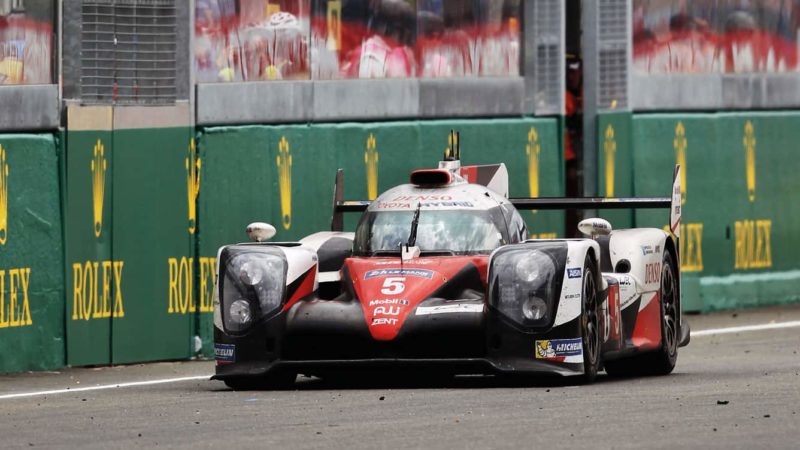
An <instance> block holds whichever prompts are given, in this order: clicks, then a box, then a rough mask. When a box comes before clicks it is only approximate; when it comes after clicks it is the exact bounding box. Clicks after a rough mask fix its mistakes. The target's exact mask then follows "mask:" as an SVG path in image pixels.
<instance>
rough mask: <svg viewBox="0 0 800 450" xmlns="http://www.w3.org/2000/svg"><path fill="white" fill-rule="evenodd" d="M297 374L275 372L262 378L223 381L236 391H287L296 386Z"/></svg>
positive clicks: (227, 379)
mask: <svg viewBox="0 0 800 450" xmlns="http://www.w3.org/2000/svg"><path fill="white" fill-rule="evenodd" d="M296 379H297V374H296V373H294V372H286V371H281V372H274V373H270V374H268V375H265V376H261V377H236V378H226V379H225V380H223V382H224V383H225V386H228V387H229V388H231V389H233V390H234V391H255V390H267V391H270V390H286V389H290V388H291V387H292V386H294V382H295V380H296Z"/></svg>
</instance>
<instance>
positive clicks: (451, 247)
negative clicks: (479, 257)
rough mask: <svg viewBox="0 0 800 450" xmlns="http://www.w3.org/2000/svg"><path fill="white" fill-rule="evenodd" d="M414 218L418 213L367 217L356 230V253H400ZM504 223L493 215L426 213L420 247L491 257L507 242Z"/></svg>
mask: <svg viewBox="0 0 800 450" xmlns="http://www.w3.org/2000/svg"><path fill="white" fill-rule="evenodd" d="M495 216H497V217H495ZM413 218H414V211H379V212H376V211H369V212H367V213H365V214H364V216H363V217H362V218H361V221H360V222H359V224H358V228H357V229H356V236H355V242H354V253H355V254H356V255H374V254H375V253H378V252H399V251H400V246H401V245H402V244H405V243H406V242H407V241H408V236H409V234H410V233H411V222H412V220H413ZM493 218H494V219H495V220H493ZM498 220H499V222H498ZM502 220H503V218H502V215H501V214H491V213H490V212H489V211H468V210H436V211H431V210H425V209H422V210H421V211H420V215H419V226H418V228H417V241H416V245H417V247H419V248H420V250H421V251H423V252H452V253H454V254H459V255H463V254H481V253H490V252H491V251H492V250H494V249H495V248H497V247H499V246H501V245H503V244H504V243H505V241H506V238H505V235H504V234H503V233H502V232H501V230H502V229H503V228H504V226H503V224H502V223H503V222H502Z"/></svg>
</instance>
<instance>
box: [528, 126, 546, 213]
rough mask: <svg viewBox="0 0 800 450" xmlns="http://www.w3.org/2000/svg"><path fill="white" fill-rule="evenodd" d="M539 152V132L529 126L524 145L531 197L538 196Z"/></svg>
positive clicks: (540, 150) (540, 151) (540, 149)
mask: <svg viewBox="0 0 800 450" xmlns="http://www.w3.org/2000/svg"><path fill="white" fill-rule="evenodd" d="M541 153H542V146H541V145H540V144H539V133H538V132H537V131H536V128H535V127H531V130H530V131H529V132H528V145H526V146H525V154H526V155H527V156H528V192H529V193H530V196H531V198H537V197H539V157H540V155H541ZM531 213H533V214H536V211H531Z"/></svg>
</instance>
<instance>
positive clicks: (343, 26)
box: [195, 0, 522, 82]
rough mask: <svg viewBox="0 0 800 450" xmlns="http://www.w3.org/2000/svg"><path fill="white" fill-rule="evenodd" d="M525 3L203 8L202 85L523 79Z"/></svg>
mask: <svg viewBox="0 0 800 450" xmlns="http://www.w3.org/2000/svg"><path fill="white" fill-rule="evenodd" d="M521 3H522V0H416V1H414V0H295V1H274V0H197V3H196V5H197V6H196V29H195V36H196V39H195V57H196V67H197V74H198V75H197V78H198V81H199V82H214V81H249V80H278V79H309V78H314V79H341V78H391V77H464V76H508V75H517V74H519V46H520V43H519V40H520V21H521V20H520V14H521Z"/></svg>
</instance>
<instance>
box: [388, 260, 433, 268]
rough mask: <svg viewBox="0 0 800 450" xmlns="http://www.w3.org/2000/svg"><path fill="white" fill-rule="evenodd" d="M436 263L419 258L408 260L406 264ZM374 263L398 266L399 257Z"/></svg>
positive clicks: (425, 264) (424, 264)
mask: <svg viewBox="0 0 800 450" xmlns="http://www.w3.org/2000/svg"><path fill="white" fill-rule="evenodd" d="M434 263H436V261H434V260H431V259H417V260H414V261H413V262H407V263H406V265H414V266H427V265H429V264H434ZM373 264H375V265H376V266H396V265H397V259H393V260H391V261H377V262H375V263H373Z"/></svg>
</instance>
